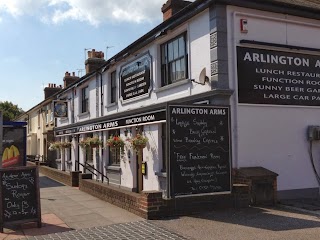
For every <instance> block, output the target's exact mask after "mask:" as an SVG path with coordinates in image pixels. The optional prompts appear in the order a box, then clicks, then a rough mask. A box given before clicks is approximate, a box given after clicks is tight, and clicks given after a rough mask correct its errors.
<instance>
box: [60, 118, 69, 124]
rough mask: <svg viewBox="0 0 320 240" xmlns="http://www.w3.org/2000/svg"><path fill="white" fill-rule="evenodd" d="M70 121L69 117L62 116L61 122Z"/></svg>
mask: <svg viewBox="0 0 320 240" xmlns="http://www.w3.org/2000/svg"><path fill="white" fill-rule="evenodd" d="M68 121H69V118H60V123H66V122H68Z"/></svg>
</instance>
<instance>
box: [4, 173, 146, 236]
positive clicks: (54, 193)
mask: <svg viewBox="0 0 320 240" xmlns="http://www.w3.org/2000/svg"><path fill="white" fill-rule="evenodd" d="M39 180H40V202H41V213H42V227H41V228H37V227H36V225H35V224H34V223H31V224H24V225H23V226H22V225H20V226H14V225H13V226H10V227H8V228H5V229H4V233H0V240H2V239H18V238H21V237H22V236H28V237H32V236H38V235H45V234H49V233H58V232H65V231H70V230H75V229H83V228H90V227H97V226H107V225H111V224H114V223H115V221H113V218H114V216H115V214H114V213H116V212H117V211H118V212H119V215H116V216H117V217H118V218H117V219H116V222H117V223H118V222H121V223H126V222H127V221H128V219H130V220H132V221H142V220H144V219H143V218H141V217H138V216H136V215H134V214H132V213H130V212H128V211H125V210H124V209H121V208H119V207H117V206H114V205H112V204H109V203H107V202H104V201H102V200H100V199H98V198H95V197H93V196H91V195H89V194H87V193H84V192H82V191H80V190H79V188H73V187H69V186H65V185H63V184H62V183H59V182H56V181H54V180H52V179H50V178H48V177H46V176H44V175H41V174H40V178H39ZM94 208H99V209H100V210H103V211H101V213H99V212H98V211H93V209H94ZM108 213H113V214H108ZM120 214H121V216H122V218H120ZM39 238H40V237H39Z"/></svg>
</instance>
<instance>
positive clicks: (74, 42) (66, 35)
mask: <svg viewBox="0 0 320 240" xmlns="http://www.w3.org/2000/svg"><path fill="white" fill-rule="evenodd" d="M165 2H166V0H0V31H1V34H0V71H1V77H0V83H1V84H0V101H11V102H13V103H14V104H18V106H19V107H21V108H22V109H23V110H25V111H27V110H29V109H30V108H32V107H33V106H35V105H36V104H38V103H40V102H41V101H43V100H44V94H43V87H45V86H47V85H48V83H56V84H58V85H60V84H63V82H62V80H63V77H64V73H65V72H66V71H69V72H76V75H78V74H79V75H81V70H78V69H84V61H85V53H84V51H85V48H94V49H96V50H97V51H103V52H106V49H107V47H108V50H107V58H110V57H112V56H113V55H115V54H116V53H118V52H119V51H121V50H122V49H123V48H125V47H126V46H128V45H129V44H130V43H132V42H133V41H135V40H136V39H138V38H139V37H141V36H142V35H143V34H145V33H147V32H148V31H149V30H151V29H152V28H154V27H155V26H156V25H158V24H159V23H161V21H162V13H161V7H162V5H163V4H164V3H165ZM82 75H84V72H82Z"/></svg>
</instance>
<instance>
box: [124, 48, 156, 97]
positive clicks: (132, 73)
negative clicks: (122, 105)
mask: <svg viewBox="0 0 320 240" xmlns="http://www.w3.org/2000/svg"><path fill="white" fill-rule="evenodd" d="M151 62H152V60H151V56H150V54H149V53H146V54H144V55H143V56H141V57H139V58H137V59H135V60H134V61H132V62H131V63H129V64H127V65H125V66H123V67H122V68H121V71H120V96H121V99H122V100H123V101H127V100H130V99H134V98H137V97H139V96H143V95H145V94H148V93H149V91H150V87H151Z"/></svg>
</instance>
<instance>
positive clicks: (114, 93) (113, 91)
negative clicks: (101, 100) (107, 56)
mask: <svg viewBox="0 0 320 240" xmlns="http://www.w3.org/2000/svg"><path fill="white" fill-rule="evenodd" d="M110 80H111V84H110V85H111V89H110V103H116V102H117V101H116V99H117V84H116V71H114V72H112V73H111V75H110Z"/></svg>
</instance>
